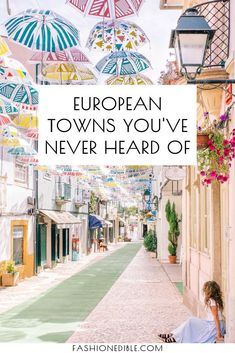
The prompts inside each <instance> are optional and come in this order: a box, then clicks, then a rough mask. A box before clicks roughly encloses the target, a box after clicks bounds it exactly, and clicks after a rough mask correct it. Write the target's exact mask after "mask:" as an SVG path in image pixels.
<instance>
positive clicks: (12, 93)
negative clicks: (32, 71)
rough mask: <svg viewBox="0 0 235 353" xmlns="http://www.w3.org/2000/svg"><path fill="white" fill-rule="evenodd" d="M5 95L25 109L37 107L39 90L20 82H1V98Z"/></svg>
mask: <svg viewBox="0 0 235 353" xmlns="http://www.w3.org/2000/svg"><path fill="white" fill-rule="evenodd" d="M1 96H2V97H4V98H7V99H9V100H10V101H12V102H14V103H17V104H19V105H21V106H22V108H25V109H36V107H37V105H38V92H37V90H36V89H35V88H34V87H32V86H29V85H25V84H19V83H0V98H1Z"/></svg>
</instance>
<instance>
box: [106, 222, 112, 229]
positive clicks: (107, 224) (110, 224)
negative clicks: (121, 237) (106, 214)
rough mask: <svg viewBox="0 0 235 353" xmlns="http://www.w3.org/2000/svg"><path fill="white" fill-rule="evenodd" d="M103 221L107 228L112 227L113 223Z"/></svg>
mask: <svg viewBox="0 0 235 353" xmlns="http://www.w3.org/2000/svg"><path fill="white" fill-rule="evenodd" d="M104 223H105V225H106V226H107V227H108V228H111V227H113V223H112V222H109V221H104Z"/></svg>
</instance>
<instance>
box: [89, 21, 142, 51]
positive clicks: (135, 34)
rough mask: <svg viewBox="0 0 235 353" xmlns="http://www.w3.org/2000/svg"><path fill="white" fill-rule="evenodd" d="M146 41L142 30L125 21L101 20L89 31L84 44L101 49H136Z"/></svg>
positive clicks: (90, 47)
mask: <svg viewBox="0 0 235 353" xmlns="http://www.w3.org/2000/svg"><path fill="white" fill-rule="evenodd" d="M147 41H148V38H147V36H146V34H145V33H144V31H143V30H142V29H141V28H140V27H139V26H137V25H136V24H135V23H132V22H127V21H103V22H99V23H97V24H96V25H95V26H94V27H93V29H92V30H91V32H90V35H89V38H88V40H87V44H86V46H87V47H88V48H89V49H98V50H103V51H105V50H106V51H116V50H137V49H138V48H139V47H141V46H142V45H144V44H145V43H146V42H147Z"/></svg>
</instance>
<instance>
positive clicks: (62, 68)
mask: <svg viewBox="0 0 235 353" xmlns="http://www.w3.org/2000/svg"><path fill="white" fill-rule="evenodd" d="M39 79H41V80H43V81H47V82H52V83H53V82H54V83H55V82H58V83H63V82H65V83H66V82H74V83H77V82H81V81H86V82H87V81H93V82H96V77H95V75H94V74H93V72H92V71H91V70H89V69H88V68H87V67H86V66H84V65H81V64H80V65H78V64H70V63H66V64H65V63H63V64H51V65H47V66H46V67H45V68H44V69H43V74H41V75H40V76H39Z"/></svg>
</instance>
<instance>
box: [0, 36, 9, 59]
mask: <svg viewBox="0 0 235 353" xmlns="http://www.w3.org/2000/svg"><path fill="white" fill-rule="evenodd" d="M10 54H11V52H10V49H9V48H8V45H7V43H6V42H5V40H4V39H3V38H2V37H0V56H3V55H10Z"/></svg>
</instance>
